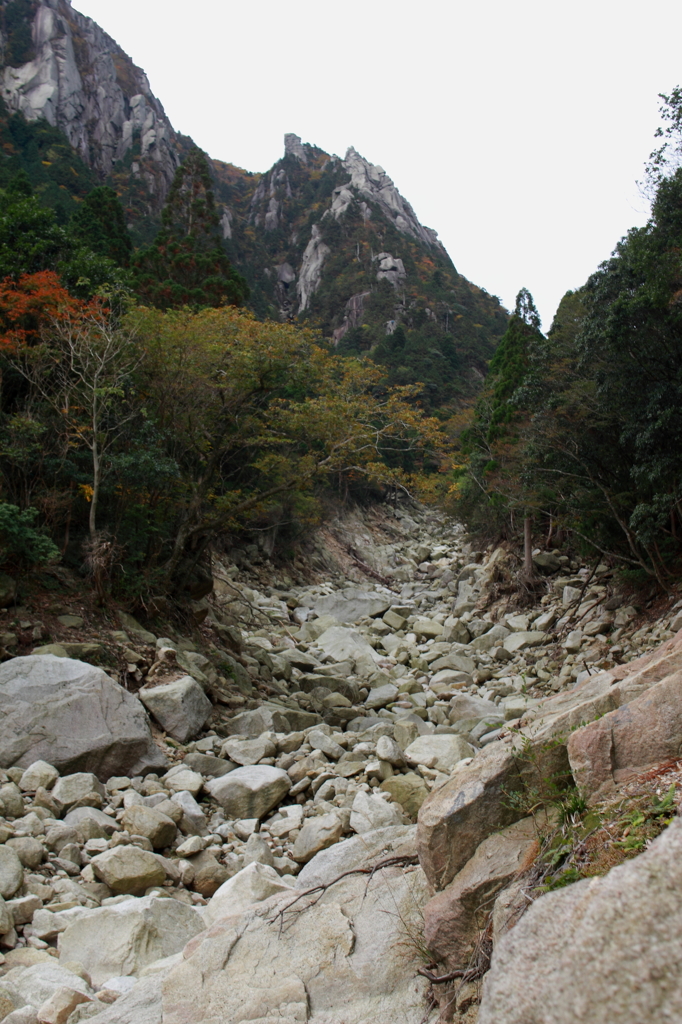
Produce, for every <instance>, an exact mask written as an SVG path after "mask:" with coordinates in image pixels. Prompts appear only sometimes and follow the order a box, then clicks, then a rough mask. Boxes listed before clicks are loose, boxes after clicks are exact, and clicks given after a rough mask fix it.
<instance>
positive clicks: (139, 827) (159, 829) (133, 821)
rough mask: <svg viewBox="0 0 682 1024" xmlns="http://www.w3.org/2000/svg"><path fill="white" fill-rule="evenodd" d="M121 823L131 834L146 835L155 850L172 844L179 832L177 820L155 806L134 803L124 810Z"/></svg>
mask: <svg viewBox="0 0 682 1024" xmlns="http://www.w3.org/2000/svg"><path fill="white" fill-rule="evenodd" d="M121 824H122V825H123V827H124V829H126V831H128V832H130V834H131V835H136V836H145V837H146V838H147V839H148V840H149V842H150V843H151V844H152V846H153V847H154V849H155V850H163V849H165V847H167V846H170V845H171V843H172V842H173V840H174V839H175V836H176V834H177V828H176V826H175V822H174V821H172V819H171V818H169V817H168V816H167V815H165V814H162V813H161V812H160V811H158V810H157V809H156V808H155V807H144V806H140V805H139V804H138V805H133V806H132V807H128V808H127V809H126V810H125V811H124V812H123V817H122V818H121Z"/></svg>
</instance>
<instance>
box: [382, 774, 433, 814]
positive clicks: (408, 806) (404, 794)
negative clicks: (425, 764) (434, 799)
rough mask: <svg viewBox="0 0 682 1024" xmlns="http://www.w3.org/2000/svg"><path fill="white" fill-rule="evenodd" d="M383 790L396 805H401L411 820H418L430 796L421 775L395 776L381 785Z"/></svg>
mask: <svg viewBox="0 0 682 1024" xmlns="http://www.w3.org/2000/svg"><path fill="white" fill-rule="evenodd" d="M380 788H381V789H383V791H384V792H385V793H388V794H389V795H390V797H391V798H392V799H393V800H394V802H395V803H397V804H400V806H401V807H402V809H403V811H404V812H405V814H407V816H408V817H409V818H412V820H413V821H414V820H416V817H417V815H418V814H419V808H420V807H421V805H422V804H423V803H424V801H425V800H426V798H427V796H428V795H429V791H428V789H427V788H426V785H425V783H424V780H423V778H422V777H421V775H416V774H415V773H414V772H406V773H405V774H404V775H393V776H392V777H391V778H390V779H385V780H384V782H382V783H381V787H380Z"/></svg>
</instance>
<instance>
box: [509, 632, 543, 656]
mask: <svg viewBox="0 0 682 1024" xmlns="http://www.w3.org/2000/svg"><path fill="white" fill-rule="evenodd" d="M546 640H547V634H546V633H543V632H542V630H540V629H531V630H529V631H526V630H524V631H523V632H517V633H512V635H511V636H508V637H507V638H506V640H505V641H504V644H503V647H504V649H505V651H509V653H510V654H516V652H517V651H523V650H525V649H526V648H527V647H538V646H539V645H540V644H542V643H544V642H545V641H546Z"/></svg>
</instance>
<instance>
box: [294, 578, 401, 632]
mask: <svg viewBox="0 0 682 1024" xmlns="http://www.w3.org/2000/svg"><path fill="white" fill-rule="evenodd" d="M390 606H391V602H390V595H384V594H378V593H376V592H375V591H371V590H360V589H358V588H356V587H346V589H345V590H337V591H335V592H334V593H333V594H329V596H328V597H320V598H318V600H317V601H315V604H314V605H313V611H314V612H315V613H316V614H317V615H318V616H320V617H321V616H323V615H330V616H331V617H332V618H334V619H336V621H337V622H359V621H360V619H365V618H367V617H369V616H371V617H375V616H377V615H383V613H384V612H385V611H387V610H388V608H390ZM398 628H399V627H398Z"/></svg>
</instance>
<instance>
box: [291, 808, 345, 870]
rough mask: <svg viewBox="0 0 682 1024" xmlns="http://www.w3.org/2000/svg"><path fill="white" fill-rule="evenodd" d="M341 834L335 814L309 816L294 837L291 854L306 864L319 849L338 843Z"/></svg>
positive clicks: (299, 861) (338, 819)
mask: <svg viewBox="0 0 682 1024" xmlns="http://www.w3.org/2000/svg"><path fill="white" fill-rule="evenodd" d="M342 835H343V824H342V822H341V820H340V818H339V816H338V815H337V814H333V813H330V814H320V815H318V816H317V817H314V818H310V819H308V821H306V823H305V825H304V826H303V828H302V829H301V831H300V832H299V834H298V835H297V837H296V842H295V843H294V849H293V854H292V856H293V858H294V860H295V861H298V863H299V864H307V863H308V861H309V860H312V858H313V857H314V856H315V854H316V853H319V852H320V850H325V849H326V848H327V847H328V846H332V845H333V844H334V843H338V841H339V839H340V838H341V836H342Z"/></svg>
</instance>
